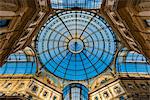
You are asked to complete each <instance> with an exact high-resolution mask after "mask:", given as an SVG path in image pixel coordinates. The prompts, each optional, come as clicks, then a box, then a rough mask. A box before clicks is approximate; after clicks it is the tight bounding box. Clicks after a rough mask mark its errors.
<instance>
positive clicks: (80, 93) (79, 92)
mask: <svg viewBox="0 0 150 100" xmlns="http://www.w3.org/2000/svg"><path fill="white" fill-rule="evenodd" d="M63 98H64V100H88V89H87V88H86V87H85V86H83V85H82V84H77V83H72V84H69V85H68V86H66V87H65V88H64V89H63Z"/></svg>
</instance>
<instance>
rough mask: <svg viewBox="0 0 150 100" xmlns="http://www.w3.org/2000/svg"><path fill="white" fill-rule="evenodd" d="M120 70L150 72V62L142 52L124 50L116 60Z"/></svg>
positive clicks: (124, 71) (125, 71)
mask: <svg viewBox="0 0 150 100" xmlns="http://www.w3.org/2000/svg"><path fill="white" fill-rule="evenodd" d="M116 67H117V71H118V72H123V73H145V74H148V73H150V64H148V63H147V62H146V58H145V57H144V56H143V55H142V54H138V53H137V52H134V51H129V50H122V51H121V52H120V53H119V55H118V58H117V60H116Z"/></svg>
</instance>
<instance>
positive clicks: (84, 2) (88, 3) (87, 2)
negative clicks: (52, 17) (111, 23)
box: [50, 0, 102, 9]
mask: <svg viewBox="0 0 150 100" xmlns="http://www.w3.org/2000/svg"><path fill="white" fill-rule="evenodd" d="M50 1H51V7H52V8H55V9H62V8H64V9H65V8H83V9H98V8H100V5H101V1H102V0H50Z"/></svg>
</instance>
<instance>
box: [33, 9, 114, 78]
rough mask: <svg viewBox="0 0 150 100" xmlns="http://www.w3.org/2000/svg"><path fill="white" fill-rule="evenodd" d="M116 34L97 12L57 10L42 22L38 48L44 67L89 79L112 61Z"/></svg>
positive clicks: (62, 74) (37, 43)
mask: <svg viewBox="0 0 150 100" xmlns="http://www.w3.org/2000/svg"><path fill="white" fill-rule="evenodd" d="M115 39H116V38H115V34H114V33H113V31H112V29H111V28H110V26H109V25H108V24H107V23H106V21H105V20H104V19H103V18H102V17H101V16H98V15H97V14H96V13H92V12H87V11H65V12H59V13H56V15H54V16H52V17H50V18H49V19H48V20H47V22H46V23H45V24H44V25H43V26H42V28H41V30H40V32H39V34H38V36H37V41H36V52H37V54H38V57H39V60H40V62H41V64H42V66H43V67H44V68H46V69H47V70H48V71H49V72H51V73H53V74H54V75H56V76H58V77H60V78H63V79H66V80H87V79H90V78H93V77H95V76H97V75H99V74H101V73H102V72H103V71H104V70H105V69H106V68H107V67H108V66H109V65H110V63H111V62H112V60H113V57H114V53H115V50H116V42H115Z"/></svg>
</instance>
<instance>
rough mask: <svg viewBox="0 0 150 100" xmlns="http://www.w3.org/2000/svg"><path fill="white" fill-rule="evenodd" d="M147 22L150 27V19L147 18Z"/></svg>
mask: <svg viewBox="0 0 150 100" xmlns="http://www.w3.org/2000/svg"><path fill="white" fill-rule="evenodd" d="M145 22H146V25H147V26H148V27H150V19H147V20H145Z"/></svg>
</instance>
